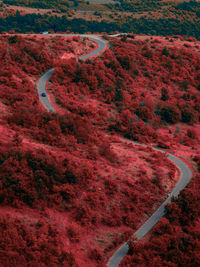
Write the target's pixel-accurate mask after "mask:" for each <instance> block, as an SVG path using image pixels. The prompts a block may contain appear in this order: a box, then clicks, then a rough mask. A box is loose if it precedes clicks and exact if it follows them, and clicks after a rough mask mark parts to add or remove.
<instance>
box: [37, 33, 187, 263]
mask: <svg viewBox="0 0 200 267" xmlns="http://www.w3.org/2000/svg"><path fill="white" fill-rule="evenodd" d="M56 35H57V36H58V35H62V36H66V37H70V36H80V37H86V38H89V39H91V40H93V41H95V42H97V44H98V48H96V49H95V50H94V51H92V52H90V53H89V54H86V55H84V56H81V57H79V58H78V60H79V59H81V60H84V59H88V58H90V57H93V56H96V55H97V54H98V53H100V52H103V51H104V49H105V48H106V43H105V42H104V40H103V39H101V38H100V37H98V36H93V35H86V34H80V35H75V34H70V35H69V34H56ZM54 36H55V34H54ZM117 36H118V34H116V35H113V37H117ZM53 71H54V69H53V68H52V69H50V70H48V71H47V72H46V73H45V74H43V75H42V76H41V78H40V79H39V81H38V84H37V90H38V94H39V97H40V101H41V103H42V104H43V105H44V107H45V108H46V109H47V110H48V111H55V108H54V107H53V105H52V104H51V102H50V100H49V98H48V96H46V97H42V96H41V94H42V93H44V92H45V93H46V82H47V81H48V80H49V79H50V77H51V75H52V74H53ZM121 140H122V141H126V142H128V143H133V144H136V145H141V144H138V143H135V142H133V141H130V140H126V139H124V138H121ZM153 149H155V150H157V151H160V152H162V153H166V152H165V151H162V150H160V149H158V148H154V147H153ZM166 157H167V158H168V159H169V160H171V161H172V162H173V163H174V164H175V165H176V166H177V168H178V169H179V170H180V180H179V182H178V183H177V184H176V186H175V187H174V189H173V190H172V192H171V193H170V195H169V196H168V198H167V199H166V200H165V201H164V202H163V203H162V205H161V206H160V207H159V208H158V209H157V210H156V211H155V212H154V213H153V215H152V216H151V217H150V218H149V219H148V220H147V221H146V222H145V223H144V224H143V225H142V226H141V227H140V228H139V229H138V230H137V231H136V232H135V234H134V235H135V237H136V238H137V239H138V240H139V239H142V238H143V237H144V236H145V235H146V234H147V233H148V232H149V231H150V230H151V229H152V228H153V226H154V225H155V224H156V223H157V222H158V221H159V219H160V218H162V217H163V215H164V209H165V205H166V204H168V203H170V202H171V198H172V197H176V196H178V194H179V193H180V191H181V190H182V189H184V188H185V187H186V185H187V184H188V183H189V181H190V180H191V178H192V168H191V167H190V166H189V165H188V164H187V163H185V162H184V161H183V160H181V159H180V158H178V157H176V156H174V155H172V154H170V153H166ZM127 252H128V243H127V242H126V243H124V244H123V245H122V246H120V247H119V248H118V249H117V251H116V252H115V253H114V254H113V255H112V257H111V258H110V259H109V261H108V263H107V265H108V266H109V267H117V266H118V265H119V263H120V261H121V260H122V259H123V257H124V256H125V255H126V254H127Z"/></svg>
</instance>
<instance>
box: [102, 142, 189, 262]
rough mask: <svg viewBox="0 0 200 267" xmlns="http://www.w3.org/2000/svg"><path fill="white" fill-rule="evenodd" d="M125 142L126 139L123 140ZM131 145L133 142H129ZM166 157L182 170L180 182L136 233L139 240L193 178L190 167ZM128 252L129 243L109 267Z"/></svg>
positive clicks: (111, 259)
mask: <svg viewBox="0 0 200 267" xmlns="http://www.w3.org/2000/svg"><path fill="white" fill-rule="evenodd" d="M123 140H124V139H123ZM129 143H131V141H129ZM132 143H133V144H137V143H135V142H132ZM154 149H155V150H157V151H161V152H162V153H165V152H164V151H162V150H160V149H157V148H154ZM166 156H167V158H168V159H170V160H171V161H172V162H173V163H174V164H175V165H176V166H177V168H178V169H179V170H180V175H181V176H180V180H179V182H178V183H177V184H176V186H175V187H174V189H173V190H172V192H171V193H170V195H169V196H168V198H167V199H166V200H165V201H164V202H163V204H162V205H161V206H160V207H159V208H158V209H157V210H156V211H155V212H154V213H153V215H152V216H151V217H150V218H149V219H148V220H147V221H146V222H145V223H144V224H143V225H142V226H141V227H140V228H139V229H138V230H137V231H136V232H135V233H134V236H135V237H136V238H137V239H142V238H143V237H144V236H145V235H146V234H147V233H148V232H149V231H150V230H151V229H152V228H153V227H154V226H155V224H156V223H157V222H158V221H159V219H161V218H162V217H163V215H164V209H165V206H166V204H168V203H170V202H171V198H172V197H177V196H178V194H179V193H180V191H181V190H182V189H184V188H185V187H186V185H187V184H188V183H189V181H190V180H191V178H192V171H191V169H190V168H189V167H188V165H187V164H186V163H185V162H184V161H182V160H181V159H179V158H177V157H175V156H174V155H172V154H169V153H166ZM127 252H128V243H127V242H126V243H124V244H123V245H122V246H121V247H119V248H118V250H117V251H116V252H115V253H114V254H113V255H112V257H111V258H110V260H109V261H108V264H107V265H108V266H109V267H117V266H118V265H119V263H120V262H121V260H122V259H123V257H124V256H126V254H127Z"/></svg>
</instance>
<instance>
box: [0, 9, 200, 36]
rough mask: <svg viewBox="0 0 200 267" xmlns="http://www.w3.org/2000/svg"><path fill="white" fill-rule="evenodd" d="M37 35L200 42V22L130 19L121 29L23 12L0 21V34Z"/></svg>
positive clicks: (94, 22) (109, 25) (104, 22)
mask: <svg viewBox="0 0 200 267" xmlns="http://www.w3.org/2000/svg"><path fill="white" fill-rule="evenodd" d="M11 30H14V31H15V32H22V33H26V32H35V33H39V32H42V31H44V30H49V31H50V30H53V31H55V32H58V31H60V32H65V31H67V30H69V31H71V32H76V33H85V32H92V33H95V32H106V33H110V32H114V31H119V32H134V33H136V34H141V33H143V34H152V35H162V36H166V35H177V34H179V35H186V36H193V37H195V38H197V39H199V38H200V21H196V22H195V23H194V22H189V21H187V20H184V21H180V20H178V19H174V18H169V19H158V20H154V19H150V18H149V19H146V18H139V19H135V18H134V19H133V18H131V19H129V21H128V22H127V23H123V24H121V25H119V24H118V23H117V22H111V23H109V22H106V21H101V22H98V21H86V20H83V19H76V18H75V19H72V20H69V19H67V18H66V17H65V16H62V17H58V16H48V15H40V14H27V15H24V16H22V15H20V13H19V12H17V13H16V15H14V16H8V17H6V18H0V32H4V31H6V32H8V31H11Z"/></svg>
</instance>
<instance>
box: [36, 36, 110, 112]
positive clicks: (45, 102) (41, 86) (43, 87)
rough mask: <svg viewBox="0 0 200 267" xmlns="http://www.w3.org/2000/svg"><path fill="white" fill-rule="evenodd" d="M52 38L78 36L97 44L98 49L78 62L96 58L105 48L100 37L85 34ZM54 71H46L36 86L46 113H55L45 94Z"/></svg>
mask: <svg viewBox="0 0 200 267" xmlns="http://www.w3.org/2000/svg"><path fill="white" fill-rule="evenodd" d="M52 36H65V37H73V36H80V37H85V38H89V39H91V40H93V41H95V42H96V43H97V44H98V47H97V48H96V49H95V50H94V51H92V52H90V53H88V54H87V55H84V56H81V57H79V58H78V60H79V59H80V60H84V59H88V58H90V57H93V56H96V55H97V54H98V53H100V52H102V51H103V50H104V49H105V48H106V43H105V41H104V40H102V39H101V38H100V37H98V36H93V35H87V34H80V35H77V34H53V35H52ZM53 72H54V69H53V68H52V69H50V70H48V71H47V72H46V73H45V74H44V75H42V77H40V79H39V81H38V84H37V91H38V94H39V97H40V101H41V103H42V104H43V105H44V107H45V108H46V109H47V110H48V111H53V112H54V111H55V108H54V107H53V106H52V104H51V102H50V100H49V98H48V95H47V93H46V82H47V81H48V80H49V79H50V77H51V75H52V74H53ZM42 93H46V96H45V97H43V96H42Z"/></svg>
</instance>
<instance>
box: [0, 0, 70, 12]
mask: <svg viewBox="0 0 200 267" xmlns="http://www.w3.org/2000/svg"><path fill="white" fill-rule="evenodd" d="M3 2H4V4H8V5H16V6H25V7H31V8H44V9H58V8H59V9H60V8H61V9H64V10H63V11H65V10H66V8H68V7H69V6H70V2H71V3H73V1H69V0H62V1H59V2H58V1H57V0H49V1H46V0H41V1H38V0H29V1H27V0H20V1H18V0H4V1H3Z"/></svg>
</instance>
